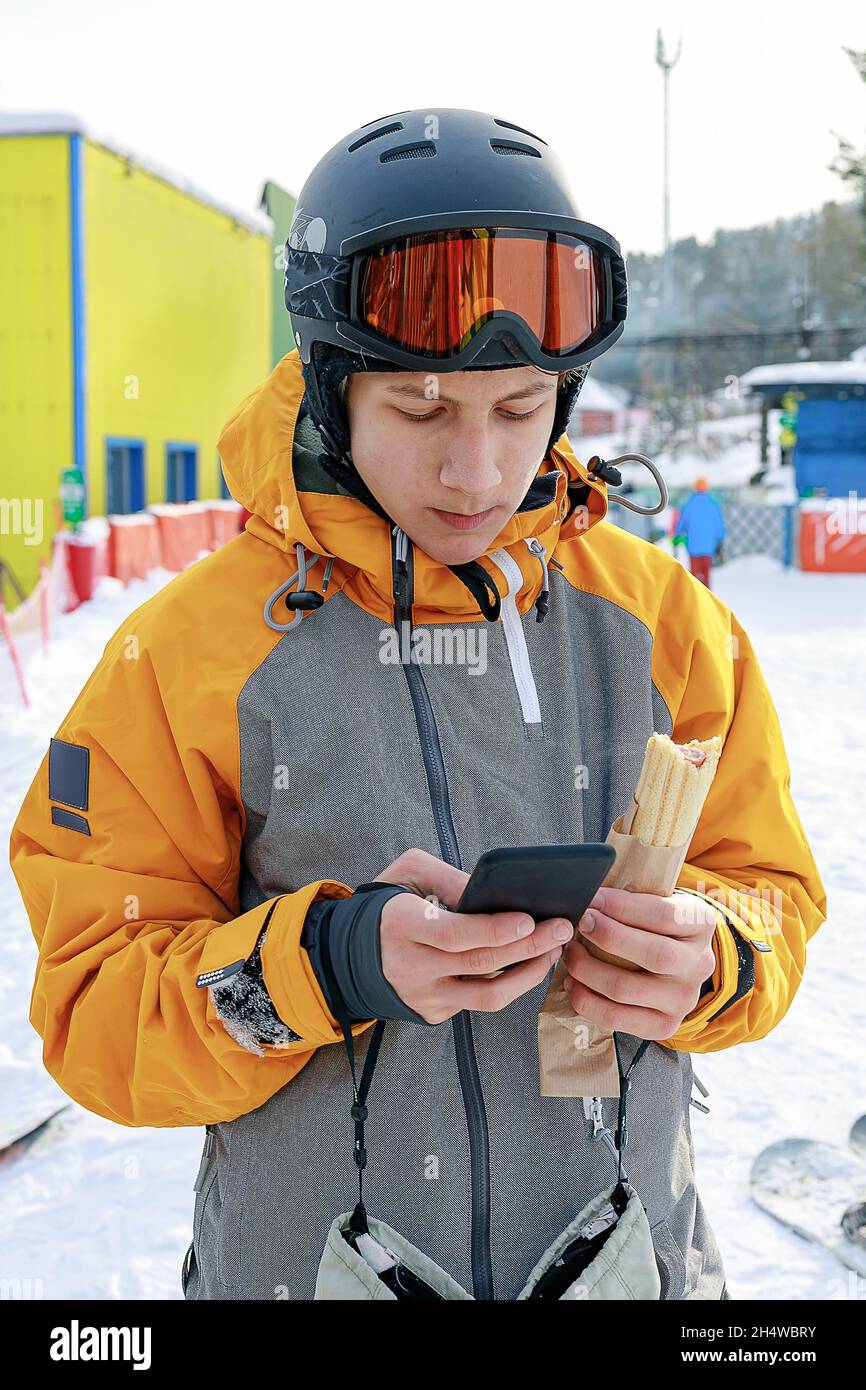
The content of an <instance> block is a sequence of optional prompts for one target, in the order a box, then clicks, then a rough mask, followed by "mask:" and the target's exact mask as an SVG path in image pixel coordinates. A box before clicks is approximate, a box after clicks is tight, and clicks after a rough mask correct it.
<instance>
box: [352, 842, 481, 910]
mask: <svg viewBox="0 0 866 1390" xmlns="http://www.w3.org/2000/svg"><path fill="white" fill-rule="evenodd" d="M374 881H375V882H376V883H379V882H382V883H399V884H400V885H401V886H402V887H403V888H411V889H412V890H413V892H415V893H418V894H419V895H420V896H421V897H422V898H428V899H433V898H435V899H436V901H437V902H440V903H443V904H444V906H445V907H448V908H450V907H456V905H457V903H458V902H459V901H460V898H461V896H462V894H463V889H464V888H465V887H466V884H467V883H468V882H469V875H468V874H467V873H466V872H465V870H463V869H457V868H455V866H454V865H453V864H446V862H445V860H444V859H437V858H436V856H435V855H434V854H428V853H427V851H426V850H423V849H408V850H406V853H405V854H401V855H400V858H399V859H395V860H394V863H393V864H389V866H388V868H387V869H383V871H382V873H381V874H377V875H376V878H375V880H374ZM434 906H435V904H434Z"/></svg>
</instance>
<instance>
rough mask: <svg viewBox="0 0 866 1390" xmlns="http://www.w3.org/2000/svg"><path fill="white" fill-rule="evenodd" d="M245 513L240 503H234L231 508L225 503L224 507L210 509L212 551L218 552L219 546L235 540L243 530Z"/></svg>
mask: <svg viewBox="0 0 866 1390" xmlns="http://www.w3.org/2000/svg"><path fill="white" fill-rule="evenodd" d="M243 511H244V508H243V507H241V504H240V502H233V503H232V505H231V506H227V505H226V504H225V503H224V504H223V505H222V506H212V507H209V508H208V515H209V516H210V528H211V541H210V543H211V549H212V550H217V549H218V548H219V546H221V545H225V543H226V541H231V540H234V538H235V536H236V535H237V534H238V533H239V532H240V531H241V530H242V529H243V523H242V522H241V513H242V512H243ZM247 515H249V513H247Z"/></svg>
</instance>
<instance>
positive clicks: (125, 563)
mask: <svg viewBox="0 0 866 1390" xmlns="http://www.w3.org/2000/svg"><path fill="white" fill-rule="evenodd" d="M108 527H109V535H108V572H109V574H112V575H113V576H114V578H115V579H120V580H121V581H122V582H123V583H124V584H128V583H129V581H130V580H131V579H144V577H145V575H147V574H149V573H150V571H151V570H152V569H156V568H157V567H158V566H159V565H161V564H162V552H161V550H160V544H159V541H160V532H159V525H158V523H157V519H156V517H154V516H150V515H149V514H148V513H147V512H133V513H132V515H130V516H124V517H115V516H110V517H109V518H108Z"/></svg>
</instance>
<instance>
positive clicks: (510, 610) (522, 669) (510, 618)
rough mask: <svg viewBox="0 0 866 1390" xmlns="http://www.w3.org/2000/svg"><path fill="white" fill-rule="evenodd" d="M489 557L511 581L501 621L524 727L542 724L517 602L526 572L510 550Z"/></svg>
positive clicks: (497, 551)
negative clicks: (517, 595) (524, 572)
mask: <svg viewBox="0 0 866 1390" xmlns="http://www.w3.org/2000/svg"><path fill="white" fill-rule="evenodd" d="M533 553H535V552H533ZM542 553H543V551H542ZM490 558H491V560H494V561H495V562H496V564H497V565H498V566H499V568H500V569H501V570H502V573H503V574H504V575H505V578H506V579H507V580H508V593H507V594H506V595H505V597H504V598H503V600H502V606H501V612H502V622H503V624H504V627H505V641H506V643H507V644H508V656H509V658H510V660H511V672H512V675H513V676H514V684H515V685H516V686H517V693H518V695H519V696H520V708H521V709H522V711H523V722H524V724H540V723H541V708H540V706H539V703H538V691H537V690H536V688H535V677H534V676H533V674H532V666H531V665H530V661H529V651H528V649H527V646H526V635H525V633H524V631H523V623H522V622H521V620H520V614H519V613H518V611H517V601H516V599H515V595H516V594H517V593H519V591H520V589H521V586H522V584H523V572H522V570H521V568H520V566H519V565H518V563H517V561H516V560H515V559H513V557H512V556H511V555H509V553H508V551H507V550H493V551H491V553H490Z"/></svg>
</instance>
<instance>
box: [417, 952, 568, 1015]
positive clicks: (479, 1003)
mask: <svg viewBox="0 0 866 1390" xmlns="http://www.w3.org/2000/svg"><path fill="white" fill-rule="evenodd" d="M554 957H557V958H558V953H557V952H555V951H554V952H550V951H548V952H545V954H544V955H543V956H540V957H539V958H538V959H537V960H528V961H525V962H523V964H521V965H515V966H513V967H512V968H511V969H510V970H506V971H505V972H504V973H503V974H500V975H497V976H496V977H495V978H494V979H492V980H473V981H470V980H449V981H448V982H447V984H446V985H445V988H444V998H445V1001H446V1003H447V1006H448V1007H449V1008H451V1009H453V1010H454V1011H455V1012H458V1011H460V1010H464V1009H473V1010H476V1011H478V1012H480V1013H494V1012H496V1010H498V1009H504V1008H505V1007H506V1006H507V1005H508V1004H512V1003H513V1002H514V1000H515V999H519V998H520V996H521V995H522V994H526V993H527V991H528V990H530V989H534V988H535V986H536V985H537V984H538V983H539V981H541V980H543V979H544V978H545V976H546V975H547V973H548V971H549V970H550V969H551V968H552V966H554V965H555V964H556V960H555V959H554Z"/></svg>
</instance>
